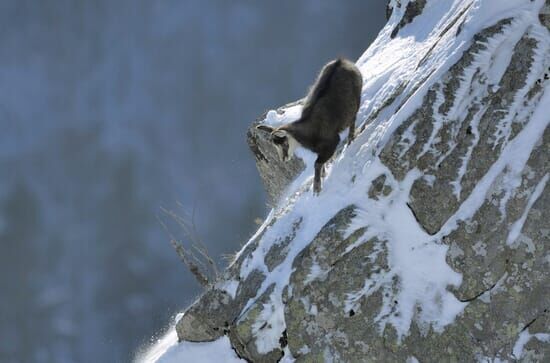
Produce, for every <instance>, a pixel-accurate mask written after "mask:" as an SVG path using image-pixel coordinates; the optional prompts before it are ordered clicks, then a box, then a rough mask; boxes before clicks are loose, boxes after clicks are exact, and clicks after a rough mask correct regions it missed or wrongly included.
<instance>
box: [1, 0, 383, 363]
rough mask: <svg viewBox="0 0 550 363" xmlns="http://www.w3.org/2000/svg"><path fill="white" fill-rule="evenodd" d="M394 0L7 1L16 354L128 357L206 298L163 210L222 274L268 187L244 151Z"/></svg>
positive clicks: (5, 354)
mask: <svg viewBox="0 0 550 363" xmlns="http://www.w3.org/2000/svg"><path fill="white" fill-rule="evenodd" d="M385 4H386V1H385V0H348V1H345V2H341V1H313V0H304V1H295V0H278V1H252V0H248V1H246V0H239V1H227V0H214V1H204V0H178V1H176V0H162V1H160V0H157V1H152V0H149V1H145V0H139V1H136V0H117V1H110V0H94V1H72V0H47V1H30V0H3V1H0V29H1V30H0V130H1V132H0V173H1V174H0V176H1V177H0V247H1V250H0V361H1V362H23V363H27V362H128V361H131V360H132V357H133V356H134V354H135V352H136V350H137V349H138V348H139V347H143V346H145V345H147V344H149V342H150V341H151V340H153V339H155V334H157V333H160V332H161V330H162V329H163V328H165V327H166V326H167V325H168V324H169V322H170V321H171V319H172V317H173V316H174V314H175V313H177V312H178V311H180V310H182V309H183V308H184V307H185V306H186V305H188V304H189V303H191V302H192V301H193V299H194V298H195V297H196V296H197V295H198V294H199V293H200V291H201V289H200V286H199V285H198V284H197V283H196V282H195V281H194V279H193V277H192V276H191V275H190V273H189V272H188V271H187V270H186V268H185V267H184V265H183V264H182V263H181V262H180V261H179V259H178V257H177V255H176V253H175V252H174V250H173V249H172V247H171V246H170V243H169V240H168V237H167V235H166V233H165V231H164V230H163V228H162V226H161V225H160V223H159V222H158V220H157V216H158V215H159V213H160V209H161V207H165V208H168V209H175V210H177V206H176V204H177V203H178V202H180V203H181V204H182V205H183V206H184V209H185V208H189V209H191V208H194V210H195V221H196V226H197V229H198V232H199V233H200V235H201V236H202V238H203V240H204V242H205V243H206V245H207V246H208V249H209V252H210V254H211V255H212V256H213V257H214V258H215V259H216V261H217V262H218V264H219V266H220V267H223V266H224V265H226V264H227V262H226V260H224V259H223V258H222V256H223V255H224V254H230V253H233V252H235V251H236V250H237V249H238V248H239V246H241V245H242V244H243V243H244V242H246V240H247V239H248V238H249V237H250V236H251V235H252V234H253V232H254V230H255V228H256V225H255V222H254V220H255V219H256V218H263V217H264V216H265V215H266V214H267V212H268V209H267V206H266V198H265V197H266V196H265V193H264V191H263V189H262V186H261V183H260V179H259V176H258V175H257V172H256V168H255V164H254V159H253V157H252V154H251V152H249V150H248V147H247V144H246V137H245V135H246V130H247V127H248V125H249V124H250V123H251V122H252V121H253V120H254V119H255V118H256V117H257V116H259V115H260V114H262V113H263V112H264V111H265V110H266V109H269V108H274V107H278V106H281V105H283V104H285V103H287V102H290V101H294V100H296V99H298V98H301V97H302V96H303V95H304V94H305V93H306V90H307V87H308V86H309V85H310V84H311V82H312V81H313V80H314V78H315V76H316V74H317V72H318V71H319V70H320V68H321V66H322V65H323V64H324V63H325V62H327V61H329V60H330V59H333V58H335V57H337V56H345V57H348V58H351V59H357V58H358V57H359V56H360V55H361V53H362V52H363V51H364V50H365V49H366V48H367V47H368V46H369V44H370V42H371V41H372V40H373V39H374V37H375V36H376V34H377V33H378V31H379V30H380V28H381V27H382V26H383V24H384V23H385V18H384V14H385V11H384V9H385Z"/></svg>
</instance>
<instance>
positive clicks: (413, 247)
mask: <svg viewBox="0 0 550 363" xmlns="http://www.w3.org/2000/svg"><path fill="white" fill-rule="evenodd" d="M388 15H389V20H388V24H387V25H386V27H385V28H384V29H383V30H382V31H381V33H380V34H379V36H378V38H377V39H376V41H375V42H374V43H373V44H372V45H371V46H370V47H369V48H368V50H367V51H366V52H365V53H364V55H363V56H362V57H361V58H360V59H359V60H358V61H357V65H358V66H359V67H360V69H361V71H362V73H363V76H364V88H363V96H362V106H361V109H360V111H359V114H358V117H357V125H358V128H359V134H358V136H357V138H356V139H355V141H354V142H353V143H352V144H351V145H350V146H348V147H345V146H341V147H340V148H339V150H338V152H337V153H336V155H335V156H334V158H333V160H332V161H331V163H330V164H329V166H328V170H327V176H326V178H325V180H324V185H323V191H322V192H321V194H320V195H319V196H318V197H315V196H313V193H312V191H311V184H312V175H313V171H312V160H313V159H312V158H313V155H311V154H310V153H309V152H307V151H305V150H299V151H298V153H297V156H298V157H297V159H296V160H295V161H294V162H293V163H290V164H281V163H280V162H279V161H278V160H277V158H276V153H275V152H274V150H273V149H272V146H271V145H270V143H269V142H268V140H266V139H264V135H262V134H260V133H256V132H255V129H254V127H253V126H254V125H253V126H252V127H251V128H250V130H249V133H248V141H249V144H250V146H251V149H252V151H253V152H254V154H255V156H256V161H257V165H258V170H259V171H260V174H261V175H262V178H263V180H264V182H265V184H266V189H267V191H268V193H269V195H270V197H271V199H272V201H273V209H272V211H271V213H270V214H269V216H268V217H267V218H266V220H265V222H264V223H263V225H262V226H261V227H260V228H259V230H258V231H257V233H256V234H255V235H254V236H253V237H252V238H251V239H250V241H248V243H247V244H246V245H245V246H244V247H243V249H242V250H241V251H240V252H239V253H238V254H237V255H236V258H235V260H234V262H233V263H232V264H231V265H230V266H229V268H228V269H227V270H226V271H225V273H224V275H223V277H222V278H221V280H220V281H218V283H217V284H216V285H215V286H214V287H212V288H211V289H209V290H208V291H206V292H205V293H204V294H203V296H201V297H200V298H199V299H198V300H197V301H196V302H195V303H194V304H193V305H192V306H191V307H189V309H187V311H186V312H185V314H184V315H183V317H182V318H181V319H180V320H179V322H178V324H177V329H176V330H177V333H178V337H179V339H180V340H185V341H192V342H204V341H214V340H217V339H218V338H221V337H222V336H224V335H226V336H227V337H229V341H230V342H231V346H232V348H233V349H234V350H235V351H236V352H237V354H238V355H239V356H240V357H241V358H242V359H246V360H248V361H252V362H276V361H279V360H284V361H296V362H332V361H334V362H359V361H361V362H362V361H368V362H375V361H380V362H416V361H420V362H442V361H457V362H459V361H460V362H471V361H496V360H497V359H500V360H508V361H515V360H521V361H538V362H542V361H549V360H550V310H549V309H550V193H549V188H550V184H549V183H548V179H549V175H550V160H549V155H550V153H549V151H550V149H549V147H550V130H549V129H548V123H549V122H550V112H548V106H549V105H550V80H549V74H550V68H549V67H550V33H549V27H550V1H548V0H547V1H546V2H544V1H542V0H537V1H531V0H509V1H502V0H479V1H478V0H474V1H470V0H455V1H451V0H416V1H413V0H410V1H407V0H401V1H400V0H392V1H390V3H389V5H388ZM300 112H301V106H300V103H299V102H297V103H295V104H291V105H287V106H284V107H282V108H280V109H278V110H276V111H269V112H267V113H266V114H265V115H264V116H262V117H261V118H260V119H259V120H257V121H256V123H258V122H259V123H269V124H280V123H285V122H290V121H292V120H294V119H296V118H297V117H298V116H299V114H300ZM223 339H227V338H223Z"/></svg>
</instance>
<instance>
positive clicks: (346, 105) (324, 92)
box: [257, 59, 363, 194]
mask: <svg viewBox="0 0 550 363" xmlns="http://www.w3.org/2000/svg"><path fill="white" fill-rule="evenodd" d="M362 86H363V78H362V76H361V72H360V71H359V69H358V68H357V67H356V66H355V64H353V63H352V62H350V61H348V60H345V59H337V60H334V61H331V62H329V63H328V64H326V65H325V66H324V67H323V69H322V70H321V72H320V74H319V76H318V77H317V80H316V81H315V83H314V84H313V86H312V87H311V89H310V91H309V93H308V95H307V96H306V98H305V102H304V106H303V109H302V115H301V116H300V118H299V119H298V120H296V121H294V122H292V123H289V124H286V125H282V126H280V127H277V128H273V127H271V126H268V125H258V126H257V128H258V129H259V130H263V131H267V132H269V133H271V140H272V142H273V144H274V145H275V147H276V150H277V153H278V154H279V157H280V158H281V160H282V161H288V160H290V159H291V158H292V156H293V154H294V150H295V148H296V147H297V146H302V147H305V148H306V149H309V150H311V151H313V152H315V153H316V154H317V160H316V161H315V177H314V181H313V192H314V194H319V193H320V191H321V174H324V164H325V162H327V160H329V159H330V158H331V157H332V155H333V154H334V151H335V150H336V147H337V146H338V143H339V142H340V135H339V133H340V132H342V131H344V130H345V129H346V128H347V127H349V134H348V140H347V143H348V145H349V144H350V143H351V141H352V140H353V138H354V136H355V135H354V133H355V117H356V115H357V110H358V109H359V105H360V101H361V88H362Z"/></svg>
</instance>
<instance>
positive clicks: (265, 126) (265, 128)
mask: <svg viewBox="0 0 550 363" xmlns="http://www.w3.org/2000/svg"><path fill="white" fill-rule="evenodd" d="M256 129H258V130H262V131H265V132H269V133H271V132H273V130H274V129H273V127H271V126H268V125H258V126H256Z"/></svg>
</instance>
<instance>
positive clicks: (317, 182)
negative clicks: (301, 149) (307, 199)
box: [313, 161, 324, 195]
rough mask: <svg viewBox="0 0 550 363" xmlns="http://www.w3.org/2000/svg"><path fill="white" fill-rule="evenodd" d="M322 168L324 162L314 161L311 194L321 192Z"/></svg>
mask: <svg viewBox="0 0 550 363" xmlns="http://www.w3.org/2000/svg"><path fill="white" fill-rule="evenodd" d="M323 169H324V163H320V162H319V161H316V162H315V175H314V177H313V194H315V195H319V193H320V192H321V173H322V170H323Z"/></svg>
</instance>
